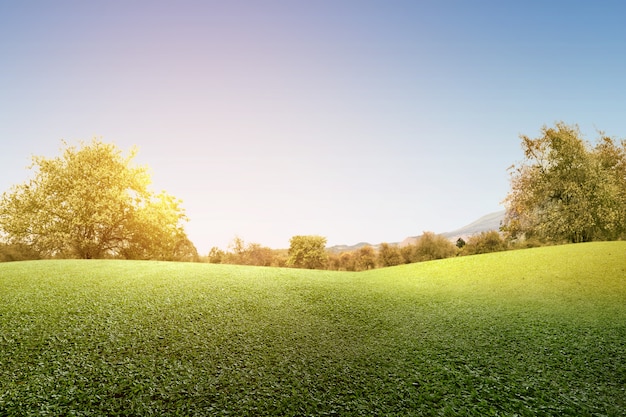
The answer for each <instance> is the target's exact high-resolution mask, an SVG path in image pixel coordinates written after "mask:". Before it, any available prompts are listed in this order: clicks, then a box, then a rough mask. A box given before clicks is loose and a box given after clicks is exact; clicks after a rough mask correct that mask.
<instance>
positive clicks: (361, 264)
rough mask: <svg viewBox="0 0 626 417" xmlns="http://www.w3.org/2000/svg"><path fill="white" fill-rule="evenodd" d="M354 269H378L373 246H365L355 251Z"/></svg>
mask: <svg viewBox="0 0 626 417" xmlns="http://www.w3.org/2000/svg"><path fill="white" fill-rule="evenodd" d="M354 267H355V270H357V271H366V270H368V269H374V268H376V252H375V251H374V248H372V247H371V246H369V245H368V246H363V247H360V248H359V249H357V250H356V251H354Z"/></svg>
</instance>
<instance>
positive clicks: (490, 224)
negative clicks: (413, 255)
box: [327, 210, 505, 253]
mask: <svg viewBox="0 0 626 417" xmlns="http://www.w3.org/2000/svg"><path fill="white" fill-rule="evenodd" d="M504 213H505V212H504V210H501V211H497V212H495V213H490V214H487V215H485V216H483V217H481V218H479V219H478V220H475V221H473V222H471V223H470V224H468V225H467V226H463V227H461V228H459V229H456V230H453V231H451V232H446V233H440V234H441V235H442V236H445V237H447V238H448V239H450V240H451V241H453V242H456V241H457V239H459V238H463V239H464V240H467V239H468V238H469V237H471V236H473V235H477V234H480V233H482V232H489V231H491V230H500V226H501V225H502V222H503V221H504ZM419 238H420V236H410V237H407V238H406V239H404V240H403V241H402V242H394V243H389V244H390V245H398V246H400V247H403V246H407V245H413V244H415V243H416V242H417V241H418V239H419ZM363 246H372V247H373V248H374V249H377V248H378V247H379V246H380V244H377V245H372V244H369V243H367V242H361V243H357V244H356V245H352V246H349V245H336V246H331V247H329V248H327V249H328V250H329V251H330V252H333V253H340V252H349V251H353V250H357V249H359V248H362V247H363Z"/></svg>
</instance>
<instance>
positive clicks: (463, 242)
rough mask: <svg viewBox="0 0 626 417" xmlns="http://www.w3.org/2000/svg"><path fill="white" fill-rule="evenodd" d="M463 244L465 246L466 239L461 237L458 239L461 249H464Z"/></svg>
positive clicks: (457, 243) (458, 246)
mask: <svg viewBox="0 0 626 417" xmlns="http://www.w3.org/2000/svg"><path fill="white" fill-rule="evenodd" d="M463 246H465V240H464V239H463V238H462V237H460V238H458V239H457V240H456V247H457V248H459V249H463Z"/></svg>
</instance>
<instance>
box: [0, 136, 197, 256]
mask: <svg viewBox="0 0 626 417" xmlns="http://www.w3.org/2000/svg"><path fill="white" fill-rule="evenodd" d="M135 156H136V150H135V149H133V150H131V151H130V153H129V155H128V156H123V155H122V152H121V151H120V150H119V149H118V148H117V147H116V146H115V145H113V144H107V143H103V142H101V141H100V140H97V139H94V140H93V141H92V142H91V143H89V144H85V143H81V146H80V147H78V148H77V147H74V146H69V145H68V144H67V143H65V142H64V149H62V154H61V156H58V157H55V158H45V157H42V156H35V157H33V160H32V165H31V166H30V169H32V170H33V171H34V172H35V175H34V177H33V178H32V179H30V180H29V181H28V182H26V183H24V184H20V185H16V186H14V187H13V188H12V189H11V190H10V191H8V192H5V193H4V194H3V195H2V198H1V200H0V230H2V232H3V234H4V236H5V239H6V240H8V243H10V244H16V245H25V246H27V247H29V248H32V249H33V250H35V251H36V252H37V253H39V254H41V255H42V256H48V257H51V256H56V257H73V258H85V259H89V258H103V257H124V258H131V259H162V260H192V259H194V258H195V257H197V252H196V249H195V247H194V246H193V244H192V243H191V242H190V241H189V239H188V238H187V236H186V234H185V231H184V228H183V222H184V221H185V220H186V217H185V214H184V211H183V210H182V208H181V206H180V201H179V200H177V199H176V198H174V197H172V196H169V195H167V194H166V193H164V192H162V193H160V194H154V193H153V192H152V191H150V189H149V185H150V183H151V179H150V175H149V173H148V169H147V168H146V167H143V166H134V165H133V164H132V160H133V158H134V157H135Z"/></svg>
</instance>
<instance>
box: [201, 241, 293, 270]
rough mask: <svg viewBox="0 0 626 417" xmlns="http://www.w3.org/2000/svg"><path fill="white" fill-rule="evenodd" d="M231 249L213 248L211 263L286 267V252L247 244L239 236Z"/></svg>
mask: <svg viewBox="0 0 626 417" xmlns="http://www.w3.org/2000/svg"><path fill="white" fill-rule="evenodd" d="M229 248H230V251H229V252H224V251H222V250H220V249H218V248H211V251H210V252H209V257H208V258H209V262H210V263H224V264H233V265H254V266H285V263H286V260H285V256H284V255H283V252H284V251H281V250H279V249H271V248H268V247H266V246H262V245H260V244H259V243H248V244H246V242H245V241H244V240H243V239H242V238H240V237H239V236H237V237H235V238H234V239H233V241H232V242H231V243H230V245H229Z"/></svg>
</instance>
